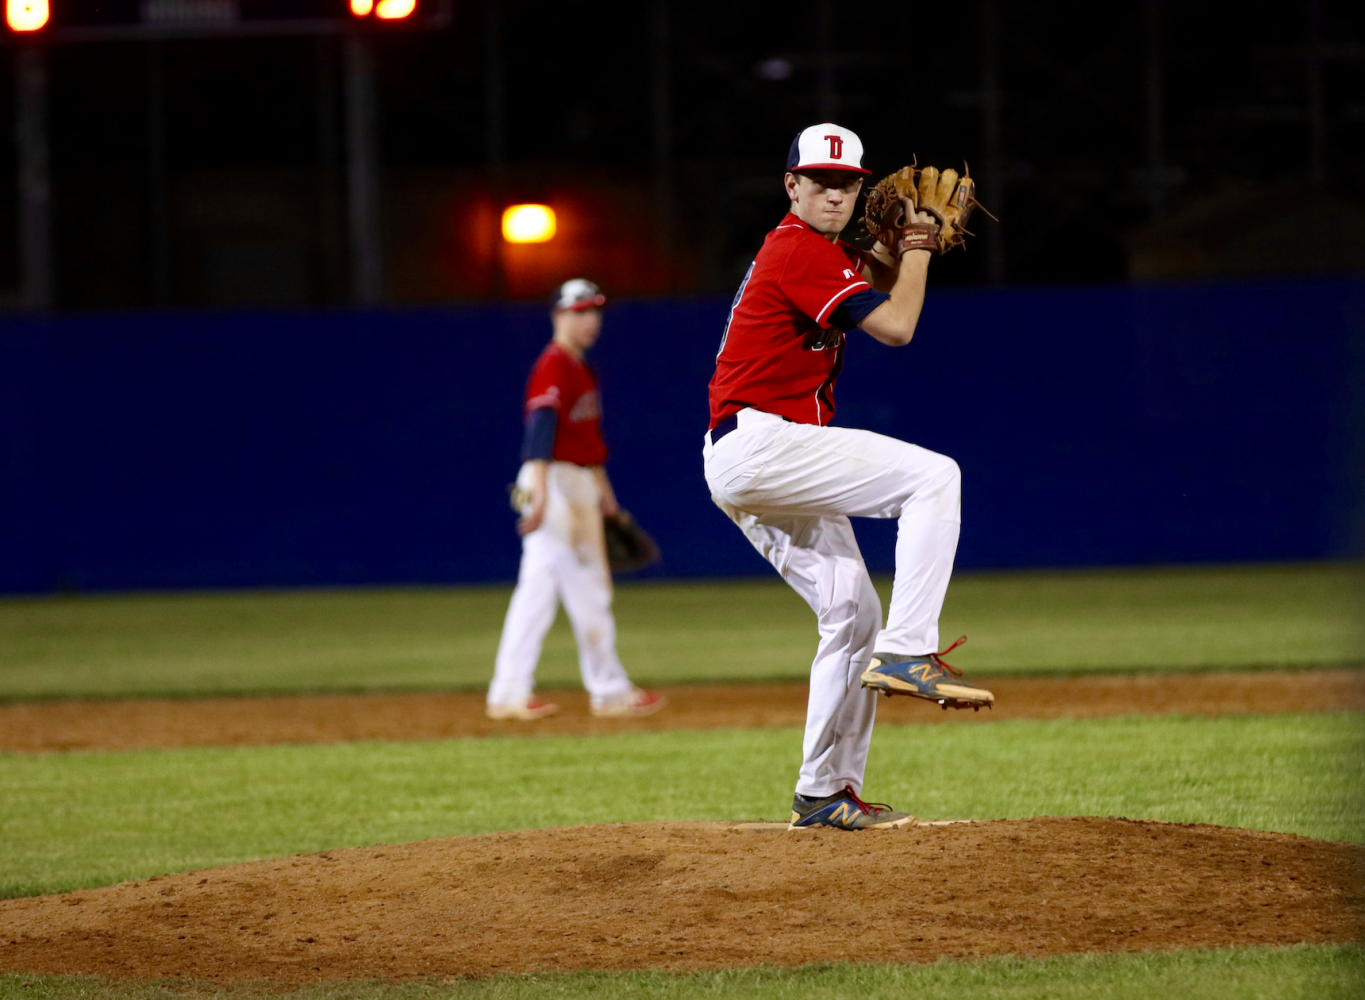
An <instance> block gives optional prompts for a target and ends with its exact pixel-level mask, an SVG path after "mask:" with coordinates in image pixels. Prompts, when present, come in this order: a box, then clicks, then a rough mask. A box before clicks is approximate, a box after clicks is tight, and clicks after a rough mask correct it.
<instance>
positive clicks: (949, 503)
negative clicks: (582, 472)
mask: <svg viewBox="0 0 1365 1000" xmlns="http://www.w3.org/2000/svg"><path fill="white" fill-rule="evenodd" d="M702 457H703V460H704V462H705V469H706V482H707V485H709V486H710V488H711V498H712V500H714V501H715V503H716V505H717V506H718V507H720V509H721V510H723V511H725V513H726V514H727V515H729V517H730V519H731V520H733V521H734V522H735V524H737V525H739V528H740V530H741V531H743V532H744V534H745V536H746V537H747V538H748V539H749V541H750V542H751V543H752V544H753V546H754V548H756V549H758V551H759V552H760V553H761V554H762V555H763V557H764V558H765V559H767V560H768V561H769V562H770V563H772V564H773V566H774V567H775V568H776V569H777V571H778V573H780V574H781V575H782V578H783V579H784V580H786V581H787V583H789V584H790V585H791V587H792V589H794V590H795V591H796V592H797V593H798V594H800V595H801V596H802V597H803V598H805V600H806V603H807V604H809V605H810V606H811V609H812V610H813V611H814V612H815V614H816V616H817V618H818V620H819V630H820V645H819V647H818V648H817V650H816V654H815V662H814V663H813V664H812V665H811V679H810V702H809V705H808V707H807V710H806V734H805V739H804V742H803V746H802V754H803V760H802V764H801V773H800V778H799V779H798V781H797V784H796V791H797V792H798V793H799V794H801V795H806V796H812V797H821V798H823V797H824V796H826V795H833V794H834V793H835V792H838V791H840V790H842V789H843V787H844V786H845V785H851V786H852V787H853V790H854V791H855V792H858V793H861V791H862V786H863V772H864V770H865V769H866V766H867V751H868V746H869V744H870V742H871V739H872V723H873V718H874V715H875V712H876V697H877V696H876V695H875V694H874V693H872V692H870V691H866V690H864V689H862V687H861V686H860V683H859V681H860V678H861V676H862V673H863V671H864V670H866V669H867V666H868V663H869V661H870V660H871V659H872V654H873V653H874V652H883V653H910V654H923V653H930V652H934V651H935V650H937V649H938V648H939V635H938V617H939V612H940V611H941V610H942V608H943V597H944V594H945V593H946V592H947V589H948V578H949V577H950V576H951V575H952V571H953V557H954V555H955V554H956V552H957V539H958V532H959V529H960V527H961V520H962V515H961V497H962V487H961V474H960V472H959V471H958V467H957V463H956V462H954V461H953V460H952V459H951V458H946V457H945V456H943V455H939V454H936V453H934V452H932V451H929V450H927V449H925V448H920V447H918V446H916V445H913V444H907V443H906V442H904V441H898V440H896V439H895V438H890V437H886V436H884V435H881V434H874V433H872V432H871V431H860V430H849V429H846V428H843V427H817V426H813V425H810V424H794V423H788V422H787V421H785V420H783V419H782V418H781V417H776V416H773V415H772V414H769V413H763V412H761V411H759V410H753V409H746V410H741V411H740V413H739V424H738V427H737V428H736V429H735V430H733V431H731V432H730V433H729V434H727V435H726V436H725V437H723V438H721V439H720V441H719V442H718V443H717V444H715V445H714V446H713V445H712V444H711V440H710V436H709V435H708V436H707V438H706V442H705V445H704V447H703V450H702ZM849 517H878V518H887V517H894V518H897V519H899V522H900V524H899V527H898V531H897V535H896V576H895V583H894V585H893V586H892V590H891V608H890V613H889V615H888V616H887V622H886V627H885V628H882V607H881V601H880V599H879V598H878V597H877V592H876V590H875V589H873V586H872V581H871V579H870V578H869V577H868V574H867V567H866V565H864V563H863V557H862V553H861V552H860V551H859V550H858V542H857V539H856V538H855V537H854V535H853V526H852V525H851V524H850V523H849V520H848V519H849Z"/></svg>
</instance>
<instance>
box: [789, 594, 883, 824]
mask: <svg viewBox="0 0 1365 1000" xmlns="http://www.w3.org/2000/svg"><path fill="white" fill-rule="evenodd" d="M861 586H862V588H863V595H862V596H861V597H859V598H858V601H857V603H858V606H859V608H861V609H864V610H863V614H862V615H861V616H860V619H859V621H858V623H857V626H856V627H855V629H854V634H853V636H852V652H851V655H850V656H849V662H848V671H847V673H846V674H845V675H844V688H845V691H844V698H843V702H842V703H841V704H840V706H839V713H838V715H837V716H836V717H835V720H834V724H835V732H836V738H835V741H834V748H833V750H832V751H831V752H830V754H829V757H828V762H827V764H826V766H825V768H824V770H823V773H822V774H821V775H820V776H818V780H815V781H813V782H812V787H816V786H819V787H832V788H833V789H834V791H838V790H839V789H841V788H843V787H844V786H845V785H851V786H852V787H853V791H854V792H855V793H856V794H858V795H861V794H862V790H863V775H864V773H865V772H866V771H867V752H868V749H869V747H870V746H871V744H872V724H873V722H874V721H875V719H876V714H877V692H875V691H869V690H867V689H865V688H864V687H863V686H862V676H863V671H864V670H866V669H867V667H868V665H869V663H870V662H871V660H872V654H873V652H874V651H875V648H874V647H875V644H876V639H877V632H878V630H879V629H880V628H881V624H882V622H881V598H880V597H878V596H877V591H876V589H875V588H874V587H873V586H872V580H871V579H870V578H869V577H868V575H867V571H866V569H864V570H863V572H862V580H861ZM871 608H876V609H877V611H876V613H875V614H872V613H870V611H869V609H871ZM807 762H808V763H809V759H808V761H807ZM803 777H804V774H803ZM798 790H799V787H798ZM803 794H805V793H803ZM824 794H825V795H829V794H833V793H832V792H826V793H824ZM822 797H823V796H822Z"/></svg>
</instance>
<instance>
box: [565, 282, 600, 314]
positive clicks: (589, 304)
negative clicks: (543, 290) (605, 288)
mask: <svg viewBox="0 0 1365 1000" xmlns="http://www.w3.org/2000/svg"><path fill="white" fill-rule="evenodd" d="M606 304H607V297H606V296H605V295H603V294H602V289H600V288H598V287H597V286H596V285H595V284H593V283H592V282H591V281H589V280H588V279H587V278H570V279H569V280H568V281H566V282H564V284H562V285H560V286H559V291H557V292H555V305H554V307H555V308H556V309H571V310H573V311H574V312H579V311H581V310H583V309H601V308H602V307H603V306H604V305H606Z"/></svg>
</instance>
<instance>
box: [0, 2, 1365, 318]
mask: <svg viewBox="0 0 1365 1000" xmlns="http://www.w3.org/2000/svg"><path fill="white" fill-rule="evenodd" d="M1000 6H1001V7H1002V8H1003V10H1002V14H1001V22H1000V62H999V73H1000V83H1001V101H1002V104H1001V127H1002V131H1001V137H1000V150H1001V155H1000V160H999V164H998V166H999V171H1000V173H999V176H1000V177H1001V179H1002V181H1003V191H1001V190H996V191H991V190H987V189H984V188H983V191H982V198H983V200H984V201H986V202H987V203H988V204H991V203H992V202H993V201H994V206H998V207H1000V208H1001V214H1002V216H1003V218H1004V219H1005V224H1004V226H1005V227H1004V229H1003V230H1002V232H1003V234H1004V236H1003V239H1004V259H1003V278H1004V280H1006V281H1010V282H1073V281H1110V280H1121V279H1123V278H1124V277H1125V275H1126V274H1127V273H1128V264H1127V262H1126V258H1125V249H1124V247H1125V242H1124V241H1125V239H1126V235H1125V234H1128V233H1131V232H1132V231H1134V230H1135V229H1137V228H1141V227H1142V226H1144V225H1146V224H1148V223H1149V222H1151V221H1152V220H1153V219H1156V218H1158V217H1160V216H1162V215H1163V214H1164V213H1170V212H1172V211H1176V210H1178V209H1179V208H1180V207H1181V206H1182V205H1188V204H1190V203H1191V202H1196V201H1198V200H1199V199H1201V198H1208V197H1211V196H1213V195H1215V194H1216V193H1217V192H1218V191H1219V190H1221V189H1223V188H1225V187H1226V186H1227V185H1228V184H1229V183H1231V182H1235V181H1243V182H1255V183H1259V184H1263V185H1266V186H1267V190H1270V189H1271V188H1274V190H1275V191H1277V192H1279V193H1277V194H1276V195H1275V197H1276V198H1277V199H1280V200H1279V202H1278V205H1279V207H1280V210H1283V208H1284V206H1285V202H1284V200H1283V199H1284V198H1286V197H1288V198H1289V199H1290V204H1292V201H1293V197H1294V192H1295V190H1297V189H1296V188H1295V187H1294V186H1293V185H1295V184H1299V183H1301V184H1302V185H1303V190H1304V191H1310V190H1316V191H1318V192H1323V193H1326V194H1329V195H1330V196H1332V197H1334V198H1340V199H1344V200H1345V201H1347V202H1360V201H1362V200H1365V142H1362V136H1363V134H1365V60H1362V54H1363V53H1362V49H1361V42H1362V40H1365V30H1362V29H1365V5H1361V4H1358V3H1345V2H1342V0H1322V2H1321V8H1320V9H1321V14H1322V29H1321V37H1322V39H1323V40H1324V41H1325V42H1327V43H1329V44H1330V45H1332V46H1333V48H1331V49H1329V50H1328V51H1329V54H1330V55H1331V56H1332V57H1333V58H1332V59H1330V60H1329V61H1328V62H1327V63H1326V64H1325V66H1324V71H1323V76H1322V81H1323V91H1322V93H1323V101H1322V108H1323V112H1324V114H1325V132H1324V136H1325V141H1324V145H1323V151H1324V156H1323V168H1324V170H1323V177H1322V183H1321V185H1319V186H1318V187H1317V188H1312V187H1311V186H1310V185H1309V183H1308V179H1307V170H1308V167H1309V163H1310V159H1311V156H1312V153H1311V149H1310V141H1309V134H1310V127H1309V121H1308V119H1309V115H1308V111H1307V109H1308V108H1309V83H1308V74H1307V72H1306V70H1305V63H1304V60H1303V47H1304V43H1305V40H1306V38H1307V37H1308V27H1307V25H1308V10H1309V7H1308V5H1307V3H1306V0H1299V2H1291V3H1288V4H1286V3H1270V2H1263V0H1249V2H1243V3H1240V4H1238V5H1236V8H1237V16H1235V17H1230V16H1229V13H1228V10H1229V5H1228V4H1227V3H1225V2H1214V0H1188V2H1184V3H1181V4H1179V5H1178V6H1177V5H1175V4H1172V3H1170V2H1169V0H1167V2H1166V3H1165V5H1164V13H1163V15H1162V17H1161V22H1160V23H1161V26H1162V31H1161V36H1160V38H1161V48H1162V53H1161V55H1162V58H1161V63H1160V65H1161V69H1162V83H1163V99H1162V101H1161V104H1160V107H1161V111H1162V118H1163V128H1162V131H1161V134H1160V139H1161V143H1162V145H1163V147H1164V163H1165V165H1166V167H1167V170H1168V172H1167V174H1166V175H1165V176H1166V179H1167V186H1166V189H1165V193H1164V197H1163V198H1162V199H1161V200H1160V201H1159V202H1157V201H1153V199H1152V198H1151V188H1150V183H1149V181H1150V175H1149V174H1148V173H1147V172H1146V171H1147V167H1148V162H1149V161H1148V157H1149V153H1148V150H1149V141H1150V134H1149V131H1148V118H1147V104H1146V96H1145V95H1146V91H1145V87H1146V81H1147V76H1146V73H1147V62H1146V51H1147V50H1146V46H1145V38H1146V35H1145V32H1144V11H1145V10H1146V9H1147V5H1146V3H1145V2H1144V0H1123V2H1120V3H1116V4H1108V5H1103V12H1102V13H1101V12H1098V11H1099V10H1100V8H1099V7H1098V6H1097V5H1095V4H1091V3H1080V2H1058V3H1051V4H1001V5H1000ZM608 9H609V10H610V13H609V14H608V13H606V11H607V10H608ZM651 9H652V8H651V5H650V4H648V3H640V4H634V5H629V6H615V5H614V6H612V7H610V8H607V7H605V6H603V5H597V4H584V3H565V2H555V3H550V2H544V0H528V2H510V0H509V2H507V3H506V4H505V10H504V17H505V25H504V29H503V37H504V49H503V51H504V54H505V55H504V58H505V60H506V71H507V75H506V87H507V100H506V121H505V127H506V142H507V146H506V158H507V161H508V164H509V169H510V168H513V167H530V166H534V167H535V169H537V170H542V171H545V172H551V173H552V172H553V171H555V170H556V169H557V168H563V167H570V166H572V167H575V168H586V169H588V170H590V171H591V172H594V173H597V174H600V175H601V176H602V177H604V178H612V177H613V176H619V177H621V178H623V179H624V178H636V179H640V178H645V179H647V178H648V177H649V176H650V175H651V170H652V166H651V164H652V160H653V157H654V145H653V131H652V129H653V120H652V117H651V90H650V54H651V47H650V41H649V38H650V16H651ZM928 11H929V8H927V7H925V6H924V5H912V4H892V5H886V6H885V7H884V8H881V9H878V8H872V7H866V6H865V7H860V8H856V9H854V8H848V7H842V6H840V5H836V4H832V3H821V2H800V0H798V2H791V0H787V2H783V3H775V2H774V3H746V4H734V3H719V2H714V0H699V2H693V3H689V4H681V3H673V4H671V23H670V31H671V38H670V46H669V51H670V57H671V60H672V73H671V75H670V84H671V95H672V100H671V108H672V135H673V142H672V144H671V154H672V158H673V171H674V179H675V184H676V199H677V201H676V205H677V210H676V218H677V220H678V221H677V236H676V239H677V240H678V242H679V245H680V246H683V247H686V248H689V250H690V252H692V253H694V254H695V255H696V257H697V259H698V260H699V261H701V262H702V263H701V264H700V265H699V268H698V270H697V272H696V276H695V279H694V281H693V284H692V287H691V289H689V290H695V291H705V292H709V291H722V290H726V289H728V288H729V287H731V286H732V285H733V282H734V280H735V277H736V274H737V273H740V272H742V269H743V266H744V265H745V264H746V263H747V261H748V259H749V257H750V256H751V255H752V253H753V250H754V249H755V248H756V246H757V245H758V242H759V241H760V240H761V238H762V235H763V233H764V232H765V231H766V229H768V228H769V227H770V226H771V225H772V224H773V222H774V221H775V218H776V217H777V216H779V215H780V213H781V211H782V210H783V207H784V206H783V200H782V197H781V194H780V189H779V187H778V179H779V177H780V173H781V168H782V162H783V158H784V156H785V153H786V149H787V145H788V143H789V142H790V141H791V137H792V135H793V134H794V133H795V132H796V131H797V130H798V129H800V128H801V127H803V126H805V125H807V124H810V123H812V122H814V121H818V120H820V119H821V117H822V116H821V114H820V112H821V110H822V109H824V108H828V107H830V105H831V102H832V104H833V110H834V117H835V119H836V120H838V121H839V122H841V123H842V124H845V125H848V126H850V127H852V128H853V129H855V130H856V131H858V132H859V133H860V134H861V135H862V136H863V138H864V140H865V143H866V146H867V149H868V158H869V161H870V164H869V165H870V166H871V167H872V169H873V170H874V172H881V171H889V170H892V169H895V168H896V167H899V166H900V165H901V164H902V163H904V162H907V161H909V160H910V158H911V157H912V156H918V158H919V160H920V162H921V163H925V162H929V163H940V164H942V165H951V164H955V163H958V162H960V161H961V160H963V159H966V160H968V161H970V162H971V163H972V166H973V171H974V172H975V173H976V174H977V175H978V177H980V176H981V172H982V170H983V169H984V168H985V167H986V154H985V150H984V148H983V126H982V116H981V113H980V111H979V110H978V109H979V105H980V100H979V94H980V87H981V82H982V73H983V69H982V46H981V42H982V30H981V25H980V17H979V13H980V8H979V5H966V6H959V7H956V8H951V9H945V10H942V11H940V12H937V14H936V17H937V19H938V23H937V24H930V23H926V21H927V13H928ZM486 20H487V19H486V4H484V3H477V2H464V3H457V5H456V12H455V18H454V23H453V24H452V25H451V26H450V27H449V28H448V29H445V30H443V31H440V32H434V33H426V34H409V35H404V36H396V37H386V38H383V39H380V40H379V41H378V42H377V45H376V52H377V62H378V79H379V101H380V114H381V121H382V139H381V149H382V160H383V163H384V165H385V167H386V168H387V169H389V170H390V171H402V170H407V169H419V168H420V169H427V170H450V171H467V170H468V169H470V168H478V167H481V166H482V165H483V164H484V163H485V162H486V161H487V159H488V155H489V143H488V135H489V129H488V114H487V102H486V72H485V69H486V63H485V58H486V52H487V46H486V44H485V37H484V30H485V24H486ZM329 46H330V47H329ZM822 53H823V55H822ZM164 55H165V66H166V79H167V84H168V89H167V95H168V104H167V112H166V114H167V118H166V121H167V129H168V133H167V134H168V151H167V152H168V160H169V162H168V166H169V169H170V172H171V174H172V175H173V176H174V175H179V174H182V173H185V172H190V171H196V170H198V171H203V170H214V171H220V172H223V171H226V172H231V171H232V170H251V169H260V168H294V169H302V170H308V169H312V168H313V167H315V166H316V165H317V164H318V163H319V161H320V157H323V156H324V155H325V151H326V144H327V141H328V139H327V133H326V131H325V129H320V128H319V123H320V118H319V107H320V106H322V105H320V101H324V102H325V100H326V99H327V98H326V92H327V90H328V88H329V87H330V88H331V91H332V97H331V99H332V100H334V101H335V100H337V97H336V93H335V91H336V88H337V86H339V85H338V84H337V83H336V80H335V76H336V72H335V61H336V51H335V42H334V41H332V42H326V43H321V44H320V43H319V42H318V40H316V39H308V38H303V39H300V38H289V39H272V40H249V41H231V42H228V41H216V42H206V41H199V42H175V43H169V44H167V45H166V47H165V49H164ZM822 59H824V60H825V65H833V66H834V67H835V70H834V72H833V74H832V75H831V74H830V73H829V72H826V73H825V75H824V76H823V77H822V75H821V71H820V69H819V66H820V65H821V60H822ZM771 60H785V61H786V62H787V63H788V64H789V65H790V66H791V73H790V75H789V76H787V77H786V78H783V79H771V78H765V75H764V73H763V72H762V71H761V69H760V67H761V65H762V64H763V63H764V62H765V61H771ZM49 65H50V72H51V81H52V82H51V87H52V103H51V108H50V116H51V123H52V124H51V140H52V157H53V168H54V183H55V195H54V197H55V200H56V217H57V236H56V239H57V244H58V262H59V263H58V267H59V269H61V268H66V269H67V272H68V273H62V274H59V281H58V285H59V289H65V291H63V292H61V293H60V294H59V305H61V306H66V307H72V308H80V307H92V306H94V307H98V306H102V305H110V304H113V305H130V306H136V305H138V304H139V302H140V300H141V299H145V295H144V294H143V293H142V292H139V291H126V290H127V289H130V288H132V286H133V285H134V284H136V282H133V281H131V279H128V280H123V281H122V282H121V286H122V287H124V288H125V291H126V294H123V296H122V298H120V297H119V295H116V294H114V293H112V292H110V293H107V294H106V293H105V292H91V291H89V290H82V289H86V286H85V285H83V284H82V281H84V279H83V278H82V277H80V276H79V275H77V274H75V273H74V272H75V271H76V270H79V269H80V268H79V267H78V266H77V264H76V263H73V262H76V261H80V260H85V259H87V257H89V253H93V252H94V251H90V252H89V253H87V251H86V250H83V249H81V248H80V243H81V241H82V240H96V239H103V240H106V241H110V240H114V237H113V236H112V235H109V236H96V235H92V234H95V233H98V232H106V231H107V233H109V234H113V233H116V232H120V231H121V232H125V233H140V232H141V231H142V230H143V229H145V228H146V221H145V216H146V205H145V202H146V200H147V195H146V189H147V183H146V173H147V167H146V164H147V139H146V135H147V127H146V122H147V111H146V99H145V95H146V80H147V55H146V49H145V46H143V45H140V44H137V43H118V44H101V45H67V46H60V47H57V48H55V49H54V50H53V51H52V52H51V54H50V64H49ZM320 66H321V67H322V69H323V72H321V73H320V72H319V67H320ZM328 67H331V69H329V68H328ZM767 75H768V76H769V77H771V76H774V75H777V76H780V75H781V74H780V73H778V74H774V73H772V72H771V71H770V72H769V73H768V74H767ZM10 78H11V74H5V76H4V80H5V81H6V82H5V87H6V88H10V87H12V84H11V83H9V80H10ZM329 81H330V82H329ZM822 86H823V88H824V89H823V91H822ZM0 102H3V104H2V105H0V106H3V107H4V108H6V109H9V108H12V107H13V104H14V101H13V94H12V92H6V93H4V94H0ZM321 121H322V122H323V123H324V124H325V123H326V121H327V119H325V118H323V119H321ZM10 125H11V123H10V122H9V121H5V122H3V123H0V127H3V128H4V129H5V130H6V134H8V133H9V131H10ZM0 171H3V176H0V182H3V183H5V184H7V185H10V188H9V189H10V190H12V189H13V187H12V184H13V177H14V164H13V152H12V150H7V152H6V159H5V161H4V162H3V163H2V164H0ZM395 176H397V174H395ZM1276 185H1289V186H1287V187H1276ZM1286 192H1287V194H1286ZM994 206H993V207H994ZM1271 208H1272V206H1270V205H1268V206H1267V211H1270V210H1271ZM0 226H3V235H2V236H0V243H3V246H2V247H0V283H4V284H13V280H14V276H15V274H16V272H17V264H16V260H15V251H14V249H13V246H12V244H13V243H14V239H13V233H14V231H15V215H14V210H13V207H12V205H9V204H6V205H4V206H3V208H0ZM139 239H142V237H141V236H130V237H128V239H127V240H126V241H125V243H124V244H121V246H123V249H122V250H119V251H118V254H122V255H123V256H125V257H136V256H138V251H137V249H136V246H137V240H139ZM111 253H113V252H112V251H111ZM83 255H84V256H83ZM115 256H116V255H115ZM91 259H93V258H91ZM110 259H113V257H111V258H110ZM943 264H944V266H943V267H942V268H940V269H939V271H940V276H939V280H942V281H945V282H953V283H978V282H983V281H985V280H986V279H987V273H986V254H985V253H983V252H977V251H974V252H972V253H968V254H963V255H958V256H955V257H954V258H952V259H945V261H944V262H943ZM129 268H130V270H129V271H128V273H129V274H130V275H131V274H133V272H134V271H135V270H136V267H135V266H134V265H133V264H132V263H130V264H129ZM86 269H87V270H88V268H86ZM92 287H93V286H92ZM319 287H321V286H319ZM187 294H189V293H187ZM110 296H112V298H111V297H110ZM312 297H313V300H314V301H325V300H327V299H328V298H329V297H332V298H334V297H335V296H334V295H332V294H331V293H327V292H325V291H318V292H315V293H313V295H312ZM187 301H190V302H191V303H192V301H193V296H192V295H191V296H190V299H189V300H187Z"/></svg>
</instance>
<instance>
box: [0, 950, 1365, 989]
mask: <svg viewBox="0 0 1365 1000" xmlns="http://www.w3.org/2000/svg"><path fill="white" fill-rule="evenodd" d="M1362 985H1365V949H1362V948H1360V947H1358V946H1351V945H1334V946H1333V945H1299V946H1295V947H1290V948H1246V949H1222V950H1190V951H1179V952H1174V953H1170V954H1139V955H1105V956H1093V955H1076V956H1067V957H1062V958H1050V959H1042V960H1039V959H1022V958H988V959H984V960H982V961H976V962H960V961H959V962H953V961H941V962H937V963H935V964H934V965H812V966H806V967H803V968H798V969H772V968H763V969H735V970H726V971H720V972H697V973H687V974H681V975H675V974H670V973H666V972H629V973H573V974H568V975H522V976H496V977H493V978H491V979H484V980H476V981H458V980H456V981H440V980H428V981H421V982H414V983H405V984H384V983H333V984H327V985H320V986H310V987H305V988H303V989H287V988H284V987H271V986H268V985H264V984H252V985H242V986H232V987H224V986H222V985H219V984H197V983H187V982H182V981H176V982H159V983H139V982H126V981H117V980H108V979H100V978H97V977H93V976H16V975H0V1000H93V998H106V1000H200V998H205V1000H207V998H214V1000H268V998H277V997H278V998H289V1000H542V998H549V997H563V998H573V997H591V998H593V1000H614V998H618V997H620V998H624V997H631V998H646V1000H698V998H713V1000H723V998H729V997H744V998H749V1000H809V998H811V997H821V998H822V1000H883V998H885V1000H903V998H905V997H914V998H916V1000H1091V998H1101V997H1104V998H1110V997H1123V998H1124V1000H1144V998H1152V1000H1205V998H1207V997H1218V998H1220V1000H1347V998H1355V997H1358V996H1360V995H1361V992H1362Z"/></svg>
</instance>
